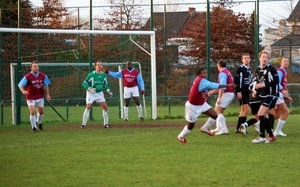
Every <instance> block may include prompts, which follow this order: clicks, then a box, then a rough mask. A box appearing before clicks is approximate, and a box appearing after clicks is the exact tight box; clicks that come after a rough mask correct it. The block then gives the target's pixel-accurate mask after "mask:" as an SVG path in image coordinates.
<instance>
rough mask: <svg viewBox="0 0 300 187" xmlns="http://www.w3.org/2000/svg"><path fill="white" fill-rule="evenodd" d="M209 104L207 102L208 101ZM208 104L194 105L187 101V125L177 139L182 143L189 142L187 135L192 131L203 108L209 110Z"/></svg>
mask: <svg viewBox="0 0 300 187" xmlns="http://www.w3.org/2000/svg"><path fill="white" fill-rule="evenodd" d="M206 104H207V103H206ZM207 108H208V104H207V105H205V106H203V105H192V104H191V103H190V102H188V101H187V102H186V103H185V119H186V121H187V125H185V126H184V128H183V129H182V131H181V132H180V133H179V135H178V136H177V140H178V141H180V142H181V143H187V141H186V139H185V137H186V136H187V135H188V134H189V133H190V132H191V130H192V129H193V128H194V126H195V122H196V120H197V118H198V117H199V116H200V114H201V113H202V111H203V110H207Z"/></svg>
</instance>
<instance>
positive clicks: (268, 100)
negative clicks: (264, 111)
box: [261, 96, 278, 109]
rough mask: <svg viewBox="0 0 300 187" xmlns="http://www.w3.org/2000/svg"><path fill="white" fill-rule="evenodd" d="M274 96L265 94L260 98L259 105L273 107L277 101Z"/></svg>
mask: <svg viewBox="0 0 300 187" xmlns="http://www.w3.org/2000/svg"><path fill="white" fill-rule="evenodd" d="M277 98H278V97H276V96H266V97H263V98H261V105H263V106H265V107H268V108H269V109H272V108H274V107H275V105H276V101H277Z"/></svg>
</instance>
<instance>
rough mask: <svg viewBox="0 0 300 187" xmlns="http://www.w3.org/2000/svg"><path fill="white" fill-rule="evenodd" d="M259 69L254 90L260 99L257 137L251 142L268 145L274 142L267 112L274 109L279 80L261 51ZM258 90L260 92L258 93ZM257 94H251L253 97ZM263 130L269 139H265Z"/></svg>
mask: <svg viewBox="0 0 300 187" xmlns="http://www.w3.org/2000/svg"><path fill="white" fill-rule="evenodd" d="M258 58H259V63H260V65H259V67H258V68H257V70H256V75H257V78H258V82H255V83H254V84H255V86H254V87H255V89H256V90H258V93H259V94H258V97H259V98H260V99H261V105H260V108H259V110H258V113H257V115H258V118H259V121H260V126H259V130H260V133H259V136H258V137H257V138H256V139H254V140H252V142H253V143H263V142H265V143H270V142H273V141H275V140H276V137H275V136H274V134H273V132H272V130H271V124H270V122H269V120H268V119H267V116H268V111H269V110H271V109H273V108H274V107H275V104H276V101H277V98H278V97H279V78H278V73H277V70H276V69H275V68H274V67H273V66H272V65H271V64H269V63H268V60H269V53H268V52H266V51H261V52H260V53H259V56H258ZM259 90H260V91H259ZM256 94H257V93H255V92H254V93H253V95H254V96H255V95H256ZM265 130H266V131H267V133H268V134H269V137H268V138H267V139H266V138H265Z"/></svg>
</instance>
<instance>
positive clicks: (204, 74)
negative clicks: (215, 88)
mask: <svg viewBox="0 0 300 187" xmlns="http://www.w3.org/2000/svg"><path fill="white" fill-rule="evenodd" d="M196 74H197V76H199V77H202V78H206V77H207V72H206V69H204V68H199V69H197V71H196Z"/></svg>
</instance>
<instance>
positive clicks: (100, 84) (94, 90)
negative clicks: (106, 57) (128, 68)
mask: <svg viewBox="0 0 300 187" xmlns="http://www.w3.org/2000/svg"><path fill="white" fill-rule="evenodd" d="M82 86H83V87H84V88H85V89H86V109H85V110H84V112H83V116H82V125H81V128H82V129H84V128H85V126H86V123H87V120H88V118H89V115H90V110H91V108H92V104H93V102H94V101H95V102H96V103H98V104H99V105H100V106H101V107H102V114H103V125H104V128H111V126H110V125H109V123H108V113H107V110H108V107H107V104H106V100H105V98H104V93H103V90H106V91H107V93H108V94H109V95H110V97H112V95H113V93H112V92H111V91H110V88H109V85H108V81H107V75H106V74H105V73H104V72H102V62H101V61H97V62H96V63H95V71H92V72H91V73H89V74H88V75H87V77H86V79H85V80H84V81H83V83H82Z"/></svg>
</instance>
